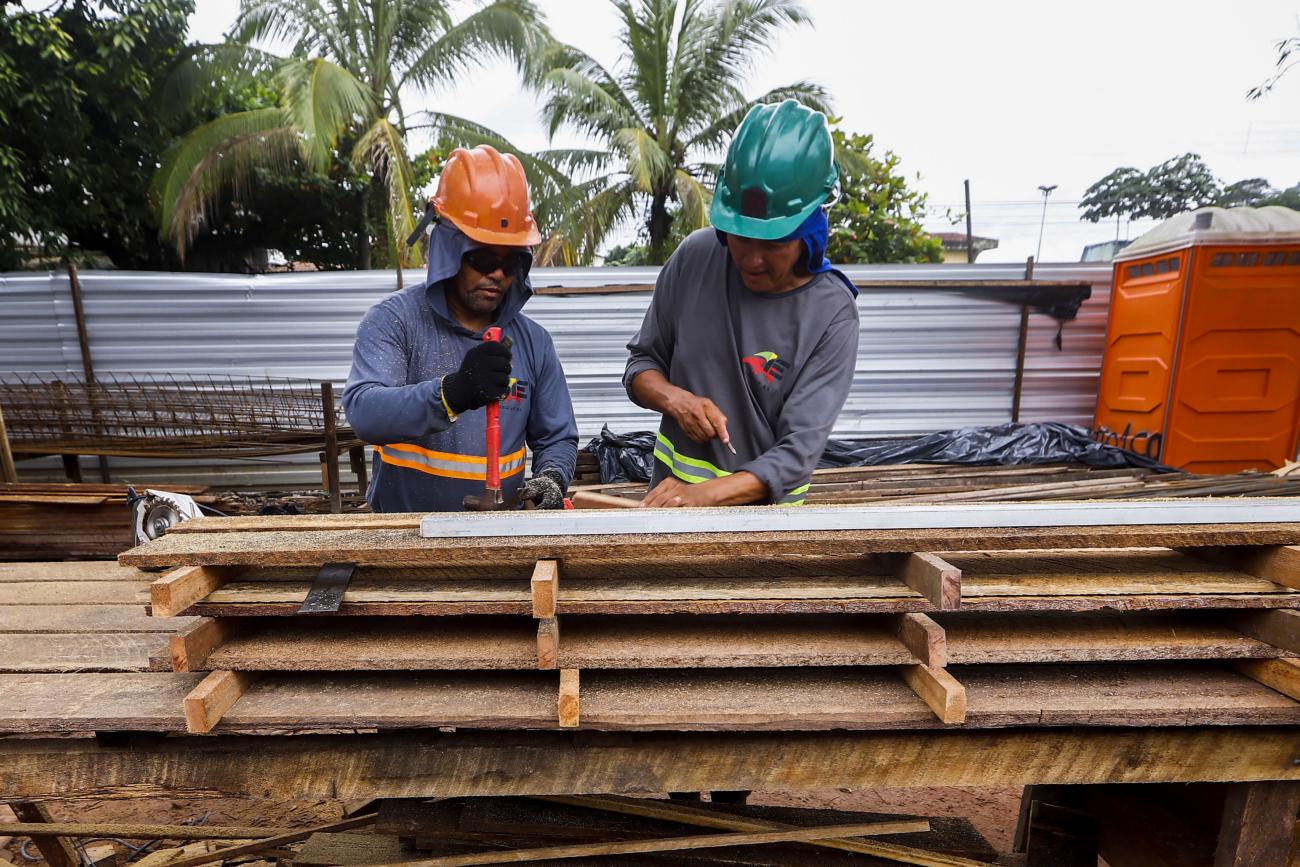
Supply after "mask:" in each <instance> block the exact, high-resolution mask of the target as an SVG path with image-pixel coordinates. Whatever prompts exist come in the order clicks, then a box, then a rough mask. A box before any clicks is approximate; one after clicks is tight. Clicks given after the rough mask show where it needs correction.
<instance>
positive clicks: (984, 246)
mask: <svg viewBox="0 0 1300 867" xmlns="http://www.w3.org/2000/svg"><path fill="white" fill-rule="evenodd" d="M933 235H934V237H936V238H938V239H939V241H940V243H942V244H943V261H944V264H948V263H949V262H958V263H961V264H965V262H966V233H965V232H934V233H933ZM997 246H998V239H997V238H981V237H980V236H979V235H972V236H971V247H973V248H974V250H975V256H974V259H975V261H979V257H980V253H983V252H984V251H985V250H995V249H997Z"/></svg>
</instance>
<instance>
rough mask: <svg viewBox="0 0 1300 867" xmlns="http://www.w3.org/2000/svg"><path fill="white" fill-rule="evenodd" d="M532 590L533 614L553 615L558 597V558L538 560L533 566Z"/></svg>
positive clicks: (540, 615)
mask: <svg viewBox="0 0 1300 867" xmlns="http://www.w3.org/2000/svg"><path fill="white" fill-rule="evenodd" d="M531 586H532V592H533V616H534V617H538V618H541V617H554V616H555V608H556V605H557V604H558V603H559V598H560V562H559V561H558V560H538V561H537V565H536V566H534V567H533V579H532V582H531Z"/></svg>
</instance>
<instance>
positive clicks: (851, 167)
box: [826, 129, 943, 264]
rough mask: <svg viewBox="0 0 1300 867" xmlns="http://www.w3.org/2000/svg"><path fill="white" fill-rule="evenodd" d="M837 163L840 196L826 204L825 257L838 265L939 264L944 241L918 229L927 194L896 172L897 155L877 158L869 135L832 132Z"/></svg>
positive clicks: (885, 154) (888, 152)
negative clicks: (912, 186) (828, 235)
mask: <svg viewBox="0 0 1300 867" xmlns="http://www.w3.org/2000/svg"><path fill="white" fill-rule="evenodd" d="M831 137H832V138H833V139H834V140H835V159H836V161H837V162H838V163H839V166H840V191H841V194H840V198H839V200H838V201H836V202H835V204H833V205H832V206H831V209H830V212H829V213H828V214H827V219H828V220H829V221H830V238H829V241H828V243H827V246H826V257H827V258H828V259H830V260H831V261H832V262H836V263H840V264H849V263H860V262H941V261H943V245H942V243H941V242H940V241H939V239H938V238H935V237H933V236H931V235H929V234H927V233H926V232H925V231H924V230H923V229H922V228H921V220H922V219H924V217H925V206H926V195H925V194H924V193H921V192H918V191H917V190H914V189H910V188H909V187H908V186H907V181H906V179H905V178H903V176H902V175H901V174H899V173H898V165H899V158H898V156H897V155H895V154H894V153H893V152H892V151H885V152H884V154H883V156H882V157H880V158H877V157H876V156H875V155H874V154H873V153H872V150H873V148H874V147H875V139H874V138H873V137H872V136H870V135H862V134H860V133H853V134H849V135H846V134H845V133H844V132H843V131H842V130H838V129H834V130H831Z"/></svg>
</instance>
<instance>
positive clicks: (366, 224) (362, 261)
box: [357, 184, 370, 271]
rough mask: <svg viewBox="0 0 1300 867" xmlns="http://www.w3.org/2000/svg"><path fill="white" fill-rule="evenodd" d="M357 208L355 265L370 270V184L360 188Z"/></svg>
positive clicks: (363, 269)
mask: <svg viewBox="0 0 1300 867" xmlns="http://www.w3.org/2000/svg"><path fill="white" fill-rule="evenodd" d="M359 204H360V207H359V208H358V218H359V219H360V221H361V222H360V224H359V225H358V226H357V267H358V268H360V269H361V270H362V271H369V270H370V185H369V184H367V185H366V186H365V187H363V188H362V189H361V201H360V203H359Z"/></svg>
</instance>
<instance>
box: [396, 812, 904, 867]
mask: <svg viewBox="0 0 1300 867" xmlns="http://www.w3.org/2000/svg"><path fill="white" fill-rule="evenodd" d="M909 828H910V823H909V822H905V821H903V822H866V823H861V824H857V825H827V826H824V827H821V828H795V829H793V830H788V831H765V832H761V833H754V834H696V835H694V836H690V837H665V838H663V839H660V840H629V841H626V842H621V843H581V844H578V845H576V846H543V847H539V848H535V849H513V850H497V851H493V852H485V853H478V854H474V855H444V856H442V857H440V858H426V859H421V860H415V861H397V862H392V863H389V864H374V865H371V867H471V865H476V864H515V863H520V862H525V861H549V860H552V859H556V860H558V859H567V858H591V857H595V856H600V855H635V854H639V853H645V852H681V851H694V850H697V849H720V848H725V847H727V846H760V845H765V844H767V843H803V842H808V841H810V840H826V839H830V838H834V837H860V836H864V835H868V834H897V833H899V830H900V829H904V830H907V829H909Z"/></svg>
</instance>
